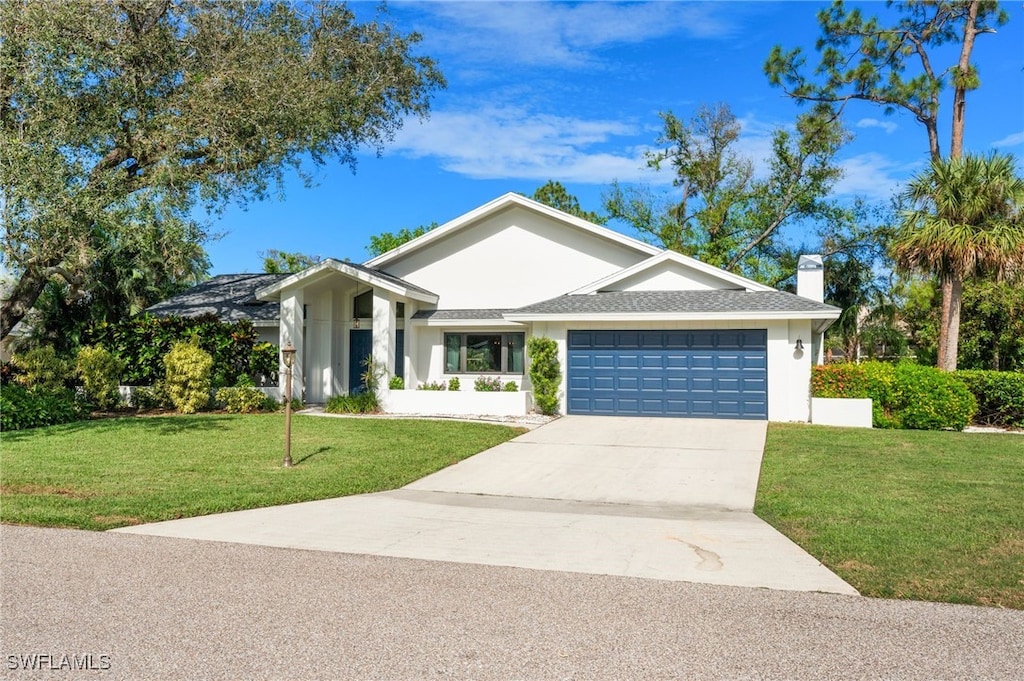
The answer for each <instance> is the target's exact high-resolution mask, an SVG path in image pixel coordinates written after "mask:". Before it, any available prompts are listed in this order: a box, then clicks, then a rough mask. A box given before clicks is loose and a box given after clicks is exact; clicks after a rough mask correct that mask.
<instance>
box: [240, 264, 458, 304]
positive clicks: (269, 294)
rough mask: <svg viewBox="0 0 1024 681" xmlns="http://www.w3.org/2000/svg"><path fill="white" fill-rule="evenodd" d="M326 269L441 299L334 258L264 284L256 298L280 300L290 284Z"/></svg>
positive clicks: (407, 294) (422, 298)
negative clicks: (282, 292) (266, 284)
mask: <svg viewBox="0 0 1024 681" xmlns="http://www.w3.org/2000/svg"><path fill="white" fill-rule="evenodd" d="M326 270H332V271H335V272H338V273H340V274H344V275H345V276H347V277H350V278H352V279H355V280H357V281H361V282H362V283H364V284H367V285H369V286H373V287H374V288H381V289H384V290H385V291H390V292H391V293H395V294H397V295H400V296H402V297H404V298H409V299H410V300H416V301H419V302H421V303H427V304H430V305H436V304H437V301H438V300H439V298H438V295H437V294H436V293H430V292H429V291H420V290H416V289H412V288H408V287H405V286H401V285H399V284H396V283H394V282H391V281H388V280H387V279H382V278H381V277H378V276H375V275H374V274H373V273H372V272H366V271H364V270H361V269H358V268H355V267H351V266H349V265H347V264H346V263H343V262H341V261H340V260H334V259H333V258H328V259H326V260H321V261H320V262H319V263H317V264H316V265H313V266H312V267H310V268H308V269H305V270H303V271H301V272H297V273H295V274H293V275H291V276H290V277H287V278H286V279H282V280H281V281H278V282H275V283H273V284H270V285H269V286H264V287H263V288H261V289H258V290H257V291H256V298H257V299H259V300H280V297H281V291H283V290H284V289H286V288H288V287H290V286H295V285H297V284H299V283H300V282H302V281H303V280H306V279H309V278H311V277H314V276H316V275H318V274H320V273H321V272H324V271H326ZM310 283H313V282H310Z"/></svg>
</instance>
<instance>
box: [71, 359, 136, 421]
mask: <svg viewBox="0 0 1024 681" xmlns="http://www.w3.org/2000/svg"><path fill="white" fill-rule="evenodd" d="M123 370H124V362H122V361H121V360H120V359H118V358H117V357H114V355H112V354H111V353H110V352H109V351H108V350H107V349H106V348H104V347H103V346H102V345H86V346H84V347H82V348H81V349H79V351H78V354H77V355H76V356H75V371H76V373H77V374H78V377H79V378H81V379H82V389H83V390H84V391H85V395H86V397H87V398H88V399H89V400H90V401H91V402H92V403H93V404H95V405H96V406H97V407H99V408H100V409H110V408H112V407H115V406H117V403H118V402H120V401H121V396H120V394H119V393H118V391H117V386H118V383H119V382H120V378H121V372H122V371H123Z"/></svg>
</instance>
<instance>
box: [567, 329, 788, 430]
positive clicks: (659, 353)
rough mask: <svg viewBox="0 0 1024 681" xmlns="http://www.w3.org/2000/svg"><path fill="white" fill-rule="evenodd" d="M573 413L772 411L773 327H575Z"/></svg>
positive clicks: (733, 414)
mask: <svg viewBox="0 0 1024 681" xmlns="http://www.w3.org/2000/svg"><path fill="white" fill-rule="evenodd" d="M568 360H569V371H568V373H569V386H568V405H567V406H568V411H569V413H570V414H608V415H623V416H692V417H701V418H730V419H762V420H764V419H767V418H768V332H767V331H765V330H764V329H753V330H744V331H570V332H569V349H568Z"/></svg>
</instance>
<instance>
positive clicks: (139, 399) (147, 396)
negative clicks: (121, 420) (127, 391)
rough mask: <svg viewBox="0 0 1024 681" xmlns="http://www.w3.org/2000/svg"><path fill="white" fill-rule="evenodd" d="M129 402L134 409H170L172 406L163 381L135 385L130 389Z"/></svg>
mask: <svg viewBox="0 0 1024 681" xmlns="http://www.w3.org/2000/svg"><path fill="white" fill-rule="evenodd" d="M131 404H132V406H133V407H135V408H136V409H170V408H172V407H173V406H174V403H172V402H171V398H170V397H169V396H168V395H167V388H166V387H164V382H163V381H158V382H156V383H154V384H153V385H140V386H138V387H136V388H135V389H134V390H133V391H132V398H131Z"/></svg>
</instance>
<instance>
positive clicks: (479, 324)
mask: <svg viewBox="0 0 1024 681" xmlns="http://www.w3.org/2000/svg"><path fill="white" fill-rule="evenodd" d="M409 323H411V324H412V325H413V326H435V327H440V326H443V327H445V328H456V327H458V328H469V327H474V328H484V327H491V326H495V327H498V326H500V327H502V328H505V327H522V326H523V323H522V322H514V321H510V320H508V319H410V320H409Z"/></svg>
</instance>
